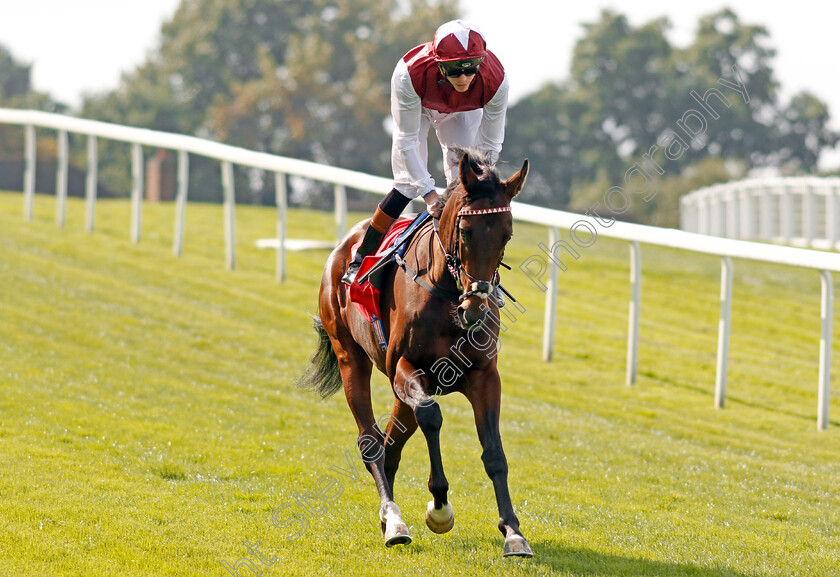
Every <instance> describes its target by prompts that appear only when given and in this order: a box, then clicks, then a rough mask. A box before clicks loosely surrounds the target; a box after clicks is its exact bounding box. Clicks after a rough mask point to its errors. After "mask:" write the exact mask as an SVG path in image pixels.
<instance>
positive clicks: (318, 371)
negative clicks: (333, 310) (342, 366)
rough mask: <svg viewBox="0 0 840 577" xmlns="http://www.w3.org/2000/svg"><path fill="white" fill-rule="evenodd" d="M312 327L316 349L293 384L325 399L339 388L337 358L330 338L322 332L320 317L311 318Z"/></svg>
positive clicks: (339, 376)
mask: <svg viewBox="0 0 840 577" xmlns="http://www.w3.org/2000/svg"><path fill="white" fill-rule="evenodd" d="M312 326H313V328H314V329H315V332H317V333H318V349H317V350H316V351H315V354H313V355H312V359H310V361H309V367H308V368H307V369H306V372H305V373H304V374H303V376H301V377H300V379H298V380H297V382H296V383H295V384H296V385H297V386H298V387H301V388H303V389H307V390H310V391H315V392H317V393H318V394H319V395H321V398H322V399H326V398H327V397H329V396H330V395H334V394H335V393H336V392H337V391H338V389H340V388H341V373H339V371H338V357H336V356H335V351H334V350H333V348H332V343H331V342H330V337H329V336H328V335H327V331H325V330H324V324H323V323H322V322H321V317H313V318H312Z"/></svg>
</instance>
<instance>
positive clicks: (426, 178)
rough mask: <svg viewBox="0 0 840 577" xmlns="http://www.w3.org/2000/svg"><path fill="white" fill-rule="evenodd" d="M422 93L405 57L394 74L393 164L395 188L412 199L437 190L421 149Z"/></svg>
mask: <svg viewBox="0 0 840 577" xmlns="http://www.w3.org/2000/svg"><path fill="white" fill-rule="evenodd" d="M421 110H422V107H421V104H420V96H419V95H418V94H417V92H416V91H415V90H414V86H413V85H412V83H411V76H410V75H409V73H408V68H407V67H406V65H405V62H403V61H402V60H401V61H400V62H399V64H398V65H397V68H396V69H395V70H394V75H393V76H392V77H391V115H392V116H393V119H394V132H393V144H392V150H391V164H392V168H393V170H394V188H396V189H397V190H398V191H399V192H400V193H402V194H404V195H405V196H407V197H408V198H416V197H418V196H421V195H424V194H426V193H427V192H429V191H430V190H434V188H435V181H434V179H433V178H432V175H431V174H429V169H428V167H427V166H426V162H425V161H424V160H423V156H422V153H421V150H420V113H421Z"/></svg>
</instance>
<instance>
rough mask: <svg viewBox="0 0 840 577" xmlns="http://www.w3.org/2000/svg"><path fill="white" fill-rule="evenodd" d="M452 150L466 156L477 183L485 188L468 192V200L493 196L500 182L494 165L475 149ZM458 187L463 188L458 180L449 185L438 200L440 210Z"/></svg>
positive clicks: (481, 187) (480, 187)
mask: <svg viewBox="0 0 840 577" xmlns="http://www.w3.org/2000/svg"><path fill="white" fill-rule="evenodd" d="M453 150H455V151H456V152H457V153H458V154H459V155H460V156H463V155H467V158H468V159H469V161H470V163H471V164H472V165H473V171H475V173H476V174H477V175H478V178H479V181H481V182H482V183H486V185H485V186H479V187H478V188H477V189H475V190H471V191H470V195H469V197H470V200H473V199H477V198H482V197H488V196H492V195H494V194H495V192H496V184H497V183H498V182H499V181H500V180H501V177H500V176H499V171H498V169H497V168H496V165H495V164H493V163H492V162H490V160H489V159H488V158H487V154H485V153H484V152H482V151H480V150H478V149H477V148H455V149H453ZM459 187H460V188H463V187H461V181H460V179H458V178H456V179H455V180H453V181H452V182H450V183H449V185H448V186H447V187H446V190H445V191H444V193H443V196H442V197H441V199H440V203H441V207H442V208H441V210H443V207H445V206H446V201H448V200H449V198H450V197H451V196H452V194H453V193H454V192H455V191H456V190H457V189H458V188H459Z"/></svg>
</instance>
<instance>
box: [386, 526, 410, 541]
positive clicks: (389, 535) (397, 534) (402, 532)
mask: <svg viewBox="0 0 840 577" xmlns="http://www.w3.org/2000/svg"><path fill="white" fill-rule="evenodd" d="M409 543H411V535H409V534H408V527H406V526H405V525H403V524H402V523H395V524H393V525H391V526H390V527H389V528H388V529H386V530H385V546H386V547H393V546H394V545H408V544H409Z"/></svg>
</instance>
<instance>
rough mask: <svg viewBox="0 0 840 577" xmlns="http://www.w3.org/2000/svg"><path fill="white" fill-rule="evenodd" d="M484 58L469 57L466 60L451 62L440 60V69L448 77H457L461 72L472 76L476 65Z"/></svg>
mask: <svg viewBox="0 0 840 577" xmlns="http://www.w3.org/2000/svg"><path fill="white" fill-rule="evenodd" d="M482 60H484V58H470V59H468V60H453V61H451V62H441V63H440V70H441V72H443V73H444V74H445V75H446V76H447V77H448V78H458V77H459V76H461V75H462V74H464V75H466V76H474V75H475V73H476V72H478V65H479V64H481V61H482Z"/></svg>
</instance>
